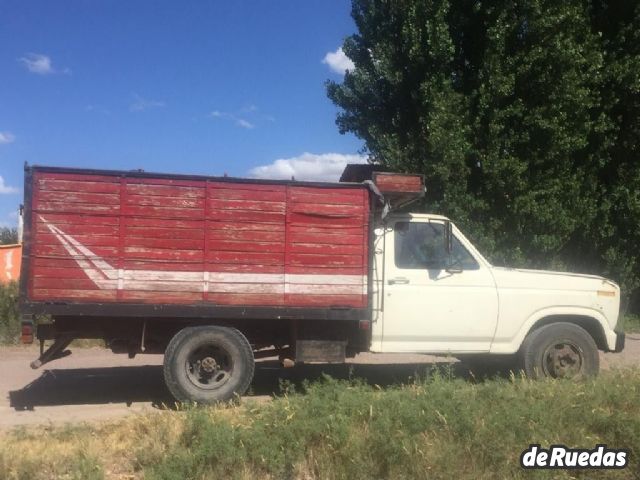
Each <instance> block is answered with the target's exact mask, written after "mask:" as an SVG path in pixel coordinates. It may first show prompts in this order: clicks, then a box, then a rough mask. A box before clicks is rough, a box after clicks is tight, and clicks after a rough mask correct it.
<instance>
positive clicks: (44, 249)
mask: <svg viewBox="0 0 640 480" xmlns="http://www.w3.org/2000/svg"><path fill="white" fill-rule="evenodd" d="M91 251H92V252H93V253H94V254H95V255H97V256H99V257H111V256H112V257H115V256H117V255H118V248H117V247H103V246H95V247H91ZM32 254H33V255H38V256H47V257H69V258H73V257H72V255H71V254H70V253H69V252H68V251H67V249H66V248H64V246H62V245H61V244H57V245H42V244H40V243H39V242H36V243H35V244H34V245H33V249H32ZM78 258H84V255H79V256H78Z"/></svg>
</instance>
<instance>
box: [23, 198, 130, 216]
mask: <svg viewBox="0 0 640 480" xmlns="http://www.w3.org/2000/svg"><path fill="white" fill-rule="evenodd" d="M33 210H34V211H35V212H36V214H37V213H46V212H55V213H62V212H65V213H89V214H94V215H95V214H97V213H101V214H107V215H108V214H111V215H113V214H118V213H119V212H120V205H96V204H88V203H61V202H41V201H36V202H35V205H34V206H33Z"/></svg>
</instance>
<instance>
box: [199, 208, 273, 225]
mask: <svg viewBox="0 0 640 480" xmlns="http://www.w3.org/2000/svg"><path fill="white" fill-rule="evenodd" d="M207 218H208V219H211V220H220V221H223V222H230V221H231V222H253V223H277V224H284V221H285V215H284V213H273V212H259V211H249V212H245V211H237V210H216V211H209V213H208V216H207Z"/></svg>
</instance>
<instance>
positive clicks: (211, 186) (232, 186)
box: [207, 180, 286, 195]
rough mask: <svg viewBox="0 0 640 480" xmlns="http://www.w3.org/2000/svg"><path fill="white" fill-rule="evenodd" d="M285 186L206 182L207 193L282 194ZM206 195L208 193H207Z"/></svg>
mask: <svg viewBox="0 0 640 480" xmlns="http://www.w3.org/2000/svg"><path fill="white" fill-rule="evenodd" d="M285 187H286V185H278V184H275V183H271V184H270V183H248V182H247V183H242V182H236V181H231V182H217V181H214V180H211V181H209V182H207V192H209V191H211V190H218V189H222V190H225V189H227V190H249V191H254V192H284V191H285ZM207 195H208V193H207Z"/></svg>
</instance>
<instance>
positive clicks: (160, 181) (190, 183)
mask: <svg viewBox="0 0 640 480" xmlns="http://www.w3.org/2000/svg"><path fill="white" fill-rule="evenodd" d="M125 181H126V183H127V185H167V186H172V187H192V188H202V189H204V185H205V181H204V180H183V179H179V178H159V177H156V178H148V177H147V178H136V177H126V178H125Z"/></svg>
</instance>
